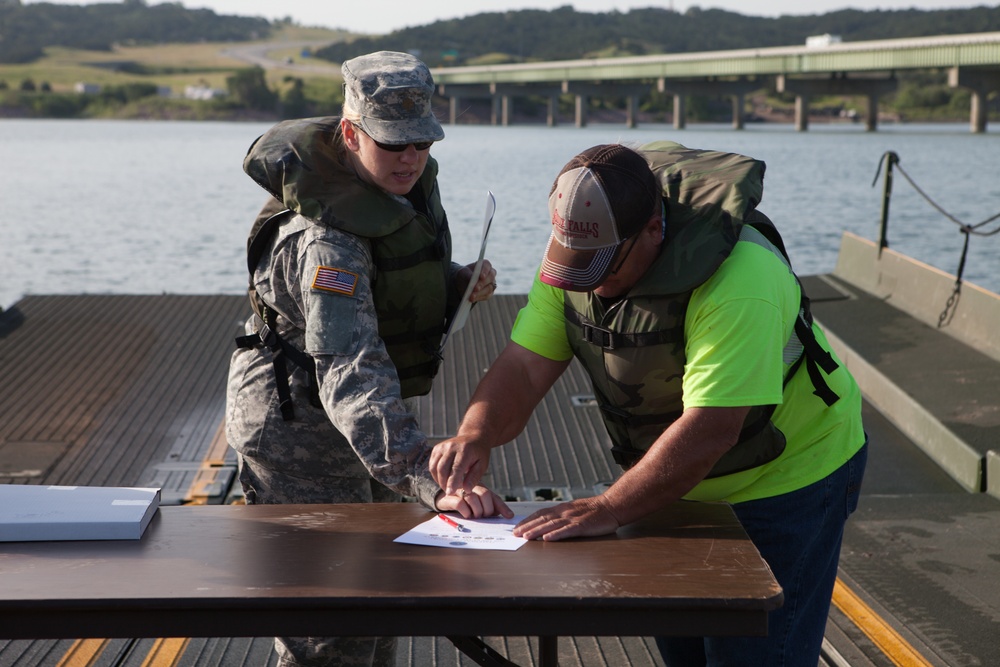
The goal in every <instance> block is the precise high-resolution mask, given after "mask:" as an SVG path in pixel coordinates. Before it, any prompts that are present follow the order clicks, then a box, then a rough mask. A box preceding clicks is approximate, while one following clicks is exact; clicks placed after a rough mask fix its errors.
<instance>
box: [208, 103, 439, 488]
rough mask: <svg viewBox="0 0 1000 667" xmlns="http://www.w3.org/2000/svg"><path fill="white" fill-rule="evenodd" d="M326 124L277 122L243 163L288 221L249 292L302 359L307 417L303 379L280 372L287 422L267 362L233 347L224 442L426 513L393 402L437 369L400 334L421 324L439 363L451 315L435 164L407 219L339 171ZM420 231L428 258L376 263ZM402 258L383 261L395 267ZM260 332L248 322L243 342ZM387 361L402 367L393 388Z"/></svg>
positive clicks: (284, 467)
mask: <svg viewBox="0 0 1000 667" xmlns="http://www.w3.org/2000/svg"><path fill="white" fill-rule="evenodd" d="M337 121H338V119H336V118H328V119H308V120H304V121H288V122H286V123H281V124H279V125H278V126H276V127H275V128H273V129H272V130H271V131H269V132H268V133H267V134H265V135H264V136H263V137H261V139H259V140H258V141H257V142H256V143H255V144H254V146H253V147H251V149H250V152H249V153H248V155H247V158H246V160H245V162H244V168H245V170H246V171H247V173H248V174H249V175H250V176H251V177H252V178H253V179H254V180H255V181H257V182H258V183H259V184H261V185H262V186H263V187H264V188H265V189H267V190H268V191H269V192H270V193H271V194H272V195H274V196H275V197H276V198H278V199H280V200H281V203H283V205H284V206H285V207H288V208H290V209H292V213H285V214H283V215H284V216H285V217H286V219H284V220H283V221H282V223H281V224H280V225H279V226H278V227H277V232H276V234H275V236H274V238H273V240H272V241H271V242H270V245H269V247H268V250H267V251H266V252H265V253H264V256H263V257H262V258H261V260H260V263H259V264H258V265H257V267H256V268H255V270H254V272H253V276H252V279H251V293H252V294H253V293H255V294H256V297H257V298H259V299H260V301H261V302H263V303H265V304H267V306H268V307H269V308H270V309H271V310H272V311H273V312H274V313H275V322H274V324H275V330H276V332H277V333H278V335H279V336H281V337H282V338H283V339H284V340H285V341H287V343H289V344H290V345H291V346H292V347H294V348H296V349H298V350H304V351H305V352H307V353H308V354H309V355H310V356H311V357H312V358H313V360H314V362H315V379H316V381H317V387H318V405H316V404H315V403H316V401H315V400H312V401H311V400H310V377H309V373H308V372H307V371H305V370H303V369H302V368H298V367H297V366H295V365H294V364H289V366H288V368H289V370H290V371H291V372H290V374H289V375H290V377H289V384H290V389H291V394H292V401H293V403H294V409H295V414H294V419H292V420H285V419H283V417H282V414H281V411H280V410H279V407H278V400H277V390H276V383H275V370H274V367H273V366H272V360H271V352H270V350H268V349H267V348H263V347H257V348H250V349H245V348H244V349H237V351H236V352H234V354H233V358H232V362H231V364H230V376H229V386H228V396H227V420H226V434H227V438H228V441H229V444H230V445H231V446H232V447H233V448H234V449H236V450H237V451H238V452H240V453H241V454H243V455H245V456H248V457H251V458H253V459H255V460H256V461H259V462H261V463H263V464H264V465H266V466H268V467H271V468H274V469H278V470H281V471H282V472H284V473H286V474H289V475H294V476H297V477H303V478H308V479H317V478H320V479H329V483H331V484H335V483H336V481H335V478H337V477H351V478H367V477H368V476H369V475H370V476H371V477H374V478H375V479H376V480H378V481H379V482H381V483H383V484H385V485H386V486H388V487H390V488H392V489H394V490H396V491H398V492H400V493H402V494H404V495H409V496H414V497H417V498H418V499H420V500H421V502H423V503H425V504H427V505H428V506H433V498H434V496H435V495H436V493H437V492H438V490H439V488H438V486H437V485H436V484H435V483H434V482H433V481H432V480H431V479H430V476H429V474H428V473H427V459H428V456H429V454H430V449H429V447H428V446H427V443H426V438H425V437H424V435H423V433H422V432H421V431H420V429H419V427H418V425H417V423H416V420H415V418H414V416H413V415H412V413H411V412H410V411H409V410H408V409H407V407H406V406H405V405H404V403H403V399H404V398H405V397H407V396H414V395H418V394H421V393H426V392H427V391H428V390H429V389H430V381H431V380H432V379H433V375H434V373H435V372H436V364H421V363H418V362H419V360H416V361H414V350H413V349H412V345H411V342H412V339H414V336H412V335H410V336H408V335H407V334H406V331H405V327H404V328H400V327H401V326H402V325H401V324H400V322H403V321H406V320H409V321H411V322H422V323H424V324H425V325H426V324H427V323H428V322H431V323H432V324H431V325H429V326H422V327H420V328H421V331H420V332H419V336H418V337H419V338H420V339H421V341H422V342H423V345H424V347H425V348H426V349H427V350H428V351H429V350H431V349H434V350H435V351H436V347H435V345H436V343H437V342H438V341H439V340H440V336H441V334H442V333H443V331H444V327H445V316H446V312H450V311H449V310H448V308H449V304H448V303H447V302H448V297H449V295H450V293H451V290H450V289H449V286H450V285H451V279H452V277H453V274H454V271H455V270H457V268H458V267H457V266H456V265H453V264H451V262H450V255H451V251H450V248H451V242H450V236H449V234H448V230H447V219H446V217H445V215H444V211H443V209H442V208H441V205H440V199H439V197H438V193H437V181H436V175H437V164H436V163H435V162H434V161H433V159H428V162H427V167H426V169H425V170H424V174H423V175H422V177H421V179H420V181H419V182H418V184H417V185H416V186H415V187H414V193H411V198H415V199H416V200H417V201H419V203H420V207H419V209H418V208H414V206H412V205H411V203H410V202H407V201H404V200H402V198H397V197H393V196H392V195H388V194H386V193H384V192H382V191H380V190H377V189H374V188H372V187H370V186H368V185H367V184H365V183H363V182H362V181H360V180H359V179H358V178H357V177H356V176H355V175H354V173H353V172H352V171H350V170H349V169H348V168H346V167H344V166H343V165H341V164H340V163H339V162H338V161H337V160H336V156H335V155H334V153H333V148H332V146H331V144H332V142H330V140H329V138H330V136H331V135H330V133H332V132H336V131H338V130H337V129H336V128H337ZM265 210H267V207H265ZM417 227H421V228H423V229H424V232H425V233H424V234H423V235H422V236H423V238H426V237H428V235H429V236H430V237H431V238H435V237H436V238H439V239H440V240H441V242H440V243H439V244H438V245H439V249H438V250H439V251H438V252H436V253H435V256H434V257H422V258H420V261H419V262H417V263H416V265H415V266H410V267H409V268H408V269H405V270H395V271H394V270H393V267H391V266H388V267H387V266H384V261H383V263H381V264H380V263H379V262H380V257H382V259H383V260H384V255H385V251H383V250H381V248H384V247H391V246H392V245H393V242H394V241H395V243H396V245H397V246H398V245H399V241H400V239H403V241H406V240H407V239H408V238H412V237H413V235H412V234H410V236H409V237H408V236H407V233H408V232H410V231H412V230H414V229H416V228H417ZM416 236H417V237H420V236H421V235H420V234H417V235H416ZM405 250H406V249H405V248H402V249H400V248H398V247H397V248H395V249H394V250H393V252H395V254H396V255H397V257H398V256H399V255H400V254H405ZM418 250H419V248H413V252H416V251H418ZM410 264H412V262H410ZM377 267H380V268H377ZM396 268H397V269H398V268H399V267H396ZM387 322H388V326H389V327H390V329H389V331H388V332H387V331H386V328H385V327H386V326H387ZM260 325H261V320H260V318H259V317H258V316H257V315H253V316H252V317H251V318H250V319H249V320H248V321H247V323H246V331H247V333H248V334H251V333H255V332H257V331H258V330H259V329H260ZM392 339H395V343H393V342H389V341H390V340H392ZM391 350H395V351H396V354H397V359H398V358H402V359H405V360H407V362H406V363H407V364H408V365H409V366H410V369H411V371H410V372H408V373H407V374H406V375H407V377H406V378H404V379H403V380H402V382H401V380H400V374H399V373H397V365H398V364H397V363H394V359H393V357H392V356H391V355H390V351H391ZM413 369H417V371H416V372H414V371H413Z"/></svg>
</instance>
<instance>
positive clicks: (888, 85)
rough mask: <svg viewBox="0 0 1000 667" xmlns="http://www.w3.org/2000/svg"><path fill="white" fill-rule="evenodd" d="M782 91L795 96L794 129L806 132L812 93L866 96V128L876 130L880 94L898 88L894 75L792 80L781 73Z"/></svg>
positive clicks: (778, 80) (778, 82)
mask: <svg viewBox="0 0 1000 667" xmlns="http://www.w3.org/2000/svg"><path fill="white" fill-rule="evenodd" d="M775 83H776V88H777V90H778V92H779V93H792V94H793V95H795V129H796V130H799V131H805V130H806V129H807V128H808V127H809V98H810V97H811V96H813V95H852V96H853V95H863V96H864V97H866V98H867V100H868V110H867V111H868V113H867V114H866V116H865V129H867V130H868V131H869V132H874V131H875V129H876V127H877V125H878V97H879V95H884V94H885V93H888V92H891V91H893V90H896V87H897V85H898V83H897V81H896V77H895V75H891V76H889V78H887V79H875V78H864V79H848V78H847V77H846V76H836V75H834V76H833V77H831V78H826V79H790V78H788V77H787V76H785V75H784V74H779V75H778V77H777V79H776V82H775Z"/></svg>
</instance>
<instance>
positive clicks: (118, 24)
mask: <svg viewBox="0 0 1000 667" xmlns="http://www.w3.org/2000/svg"><path fill="white" fill-rule="evenodd" d="M998 30H1000V6H997V7H978V8H973V9H966V10H939V11H919V10H900V11H869V12H865V11H858V10H845V11H839V12H833V13H829V14H822V15H814V16H782V17H779V18H763V17H753V16H744V15H741V14H737V13H733V12H726V11H721V10H714V9H710V10H701V9H697V8H692V9H690V10H688V11H686V12H684V13H678V12H673V11H670V10H666V9H653V8H649V9H636V10H631V11H628V12H618V11H612V12H607V13H587V12H577V11H575V10H574V9H573V8H572V7H570V6H565V7H561V8H559V9H555V10H552V11H540V10H520V11H510V12H491V13H483V14H478V15H475V16H470V17H467V18H464V19H454V20H447V21H436V22H434V23H430V24H428V25H425V26H418V27H414V28H407V29H405V30H399V31H396V32H392V33H389V34H386V35H378V36H359V35H350V34H348V33H346V32H343V31H335V30H324V29H309V28H304V27H302V26H297V25H294V24H292V23H290V22H289V21H280V22H269V21H267V20H265V19H262V18H248V17H243V16H224V15H218V14H215V13H214V12H213V11H211V10H206V9H186V8H184V7H183V6H182V5H181V4H180V3H176V2H165V3H160V4H150V3H147V2H146V1H145V0H124V1H123V2H117V3H114V2H104V3H95V4H89V5H81V6H76V5H56V4H50V3H40V4H29V5H25V4H22V3H21V0H0V117H4V116H7V117H15V116H16V117H66V118H94V117H116V118H197V119H234V118H236V119H238V118H249V119H277V118H280V117H293V116H303V115H314V114H328V113H336V112H337V111H338V109H339V105H340V102H341V98H340V90H339V83H340V82H339V71H338V64H339V62H341V61H343V60H345V59H347V58H351V57H353V56H356V55H359V54H361V53H367V52H370V51H375V50H381V49H390V50H399V51H409V52H411V53H416V54H418V55H419V56H420V57H421V58H423V59H424V60H425V61H426V62H427V63H428V64H429V65H431V66H450V65H465V64H480V63H505V62H530V61H538V60H559V59H575V58H584V57H615V56H622V55H641V54H652V53H680V52H690V51H706V50H724V49H736V48H753V47H767V46H782V45H790V44H802V43H804V41H805V38H806V37H807V36H809V35H816V34H824V33H830V34H836V35H840V36H841V37H842V39H843V40H844V41H857V40H869V39H886V38H896V37H913V36H923V35H939V34H960V33H967V32H986V31H998ZM264 44H266V45H267V46H266V47H264V46H261V47H260V48H259V49H257V51H256V52H255V53H256V55H258V56H262V57H264V58H267V59H270V61H271V62H270V64H268V65H267V66H266V67H265V68H263V69H262V68H261V67H260V66H257V65H252V64H250V63H248V62H247V60H246V58H245V57H240V56H239V54H235V53H234V51H233V49H234V48H239V49H241V50H244V51H245V50H246V48H245V47H251V46H254V45H264ZM900 78H901V81H902V86H901V89H900V91H899V92H898V93H896V94H894V95H891V96H887V97H886V98H883V100H882V108H883V109H887V110H889V111H890V112H892V113H895V114H897V115H898V116H899V117H901V118H905V119H909V120H966V119H967V118H968V113H969V110H968V106H969V96H968V93H967V92H964V91H962V90H952V89H950V88H948V86H947V82H946V80H945V77H944V73H943V72H934V71H927V72H921V73H918V74H906V75H901V77H900ZM192 89H196V90H199V91H207V92H206V96H208V95H209V94H211V95H215V97H213V98H212V99H207V100H195V99H188V98H187V97H185V95H186V94H188V95H190V91H191V90H192ZM81 91H83V92H81ZM757 99H758V101H759V100H761V99H764V100H765V101H766V106H767V107H769V108H773V109H777V110H778V111H779V112H780V111H782V110H784V109H787V108H788V107H789V106H790V105H791V103H792V100H791V99H790V98H783V97H781V96H778V95H776V94H775V93H774V92H773V91H771V90H767V89H763V90H761V91H760V93H759V95H757ZM568 103H569V102H568V101H567V104H568ZM593 103H594V104H595V105H599V106H601V105H603V106H604V107H606V108H607V110H608V111H609V112H616V111H617V108H616V107H617V105H619V104H620V102H617V101H607V100H595V101H594V102H593ZM727 104H728V103H727V102H725V101H723V100H712V99H692V100H691V101H690V103H689V105H688V108H689V114H690V118H689V120H692V121H699V120H726V119H727V116H728V113H729V111H728V106H727ZM863 106H864V105H863V101H861V100H851V99H840V98H835V99H830V100H815V101H814V108H817V109H819V110H821V111H822V110H824V109H825V110H826V111H827V112H830V113H835V112H837V111H838V110H841V111H850V110H852V109H854V108H855V107H858V108H862V109H863ZM991 106H992V107H996V106H997V100H995V99H994V100H991ZM643 110H644V112H645V113H647V115H649V116H651V117H652V118H654V119H656V118H660V117H662V116H663V114H665V113H667V112H668V111H669V100H667V99H662V96H657V95H656V94H654V93H651V94H650V95H649V96H648V97H647V99H645V100H643ZM994 113H995V112H994ZM778 116H779V117H780V113H779V114H778ZM467 118H473V119H474V118H475V114H474V113H472V114H467Z"/></svg>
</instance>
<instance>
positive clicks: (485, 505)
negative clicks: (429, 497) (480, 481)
mask: <svg viewBox="0 0 1000 667" xmlns="http://www.w3.org/2000/svg"><path fill="white" fill-rule="evenodd" d="M434 505H435V506H436V508H437V509H438V510H439V511H441V512H458V513H459V514H461V515H462V516H463V517H464V518H466V519H479V518H481V517H484V516H496V515H497V514H499V515H500V516H502V517H504V518H506V519H510V518H512V517H513V516H514V512H512V511H511V509H510V508H509V507H507V503H505V502H504V501H503V499H502V498H500V496H498V495H497V494H495V493H493V492H492V491H490V490H489V489H487V488H486V487H485V486H476V487H474V488H473V489H472V492H471V493H466V492H465V491H459V492H458V493H455V494H450V495H449V494H445V493H444V492H443V491H442V492H441V493H440V494H438V497H437V498H436V499H435V500H434Z"/></svg>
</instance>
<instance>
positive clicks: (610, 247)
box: [539, 144, 662, 292]
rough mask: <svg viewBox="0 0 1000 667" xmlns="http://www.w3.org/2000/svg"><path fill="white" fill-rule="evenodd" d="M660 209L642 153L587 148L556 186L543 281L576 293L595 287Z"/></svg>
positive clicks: (656, 186)
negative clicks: (623, 248)
mask: <svg viewBox="0 0 1000 667" xmlns="http://www.w3.org/2000/svg"><path fill="white" fill-rule="evenodd" d="M661 205H662V204H661V190H660V186H659V182H658V181H657V180H656V177H655V176H654V175H653V172H652V170H651V169H650V168H649V163H647V162H646V159H645V158H644V157H642V156H641V155H640V154H639V153H637V152H635V151H633V150H632V149H630V148H627V147H625V146H622V145H621V144H604V145H601V146H594V147H593V148H589V149H587V150H585V151H584V152H582V153H580V154H579V155H577V156H576V157H574V158H573V159H572V160H570V161H569V162H568V163H567V164H566V166H565V167H563V169H562V171H561V172H560V173H559V177H558V178H556V182H555V183H554V184H553V186H552V193H551V194H550V195H549V215H550V216H551V220H552V236H551V237H550V238H549V244H548V246H547V247H546V248H545V257H544V258H543V259H542V268H541V274H540V276H539V278H540V279H541V281H542V282H543V283H546V284H548V285H552V286H553V287H558V288H560V289H564V290H570V291H573V292H589V291H591V290H593V289H596V288H597V287H598V286H599V285H600V284H601V283H602V282H604V279H605V278H606V277H607V275H608V272H609V271H611V267H612V265H613V262H614V260H615V258H617V257H618V255H619V254H620V252H621V249H622V247H623V246H624V244H625V242H626V241H627V240H628V239H630V238H632V237H633V236H635V235H636V234H637V233H638V232H639V231H640V230H641V229H642V228H643V226H644V225H645V224H646V223H647V222H648V221H649V219H650V216H651V215H653V213H655V212H656V211H657V210H660V206H661Z"/></svg>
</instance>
